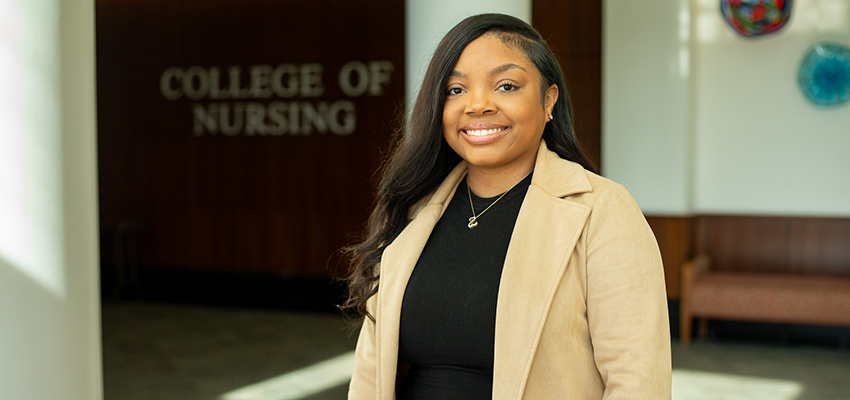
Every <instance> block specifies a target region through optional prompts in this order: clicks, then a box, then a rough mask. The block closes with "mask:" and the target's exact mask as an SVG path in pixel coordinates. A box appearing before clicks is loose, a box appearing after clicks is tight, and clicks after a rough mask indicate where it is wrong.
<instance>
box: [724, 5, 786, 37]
mask: <svg viewBox="0 0 850 400" xmlns="http://www.w3.org/2000/svg"><path fill="white" fill-rule="evenodd" d="M720 12H721V13H723V19H725V20H726V23H728V24H729V26H730V27H731V28H732V29H733V30H734V31H735V32H737V33H739V34H741V35H743V36H746V37H756V36H761V35H766V34H769V33H773V32H776V31H778V30H780V29H782V27H783V26H785V24H786V23H787V22H788V18H789V17H790V16H791V0H721V1H720Z"/></svg>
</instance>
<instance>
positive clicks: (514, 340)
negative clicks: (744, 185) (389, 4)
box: [343, 14, 671, 400]
mask: <svg viewBox="0 0 850 400" xmlns="http://www.w3.org/2000/svg"><path fill="white" fill-rule="evenodd" d="M570 109H571V108H570V104H569V99H568V97H567V94H566V89H565V84H564V78H563V74H562V72H561V70H560V67H559V65H558V61H557V59H556V58H555V56H554V55H553V53H552V51H551V50H550V49H549V47H548V46H547V45H546V43H545V42H544V41H543V39H542V38H541V37H540V34H539V33H537V32H536V31H535V30H534V29H533V28H532V27H531V26H529V25H528V24H526V23H525V22H523V21H521V20H519V19H516V18H514V17H510V16H507V15H500V14H484V15H478V16H473V17H470V18H467V19H466V20H464V21H462V22H461V23H459V24H458V25H457V26H455V27H454V28H453V29H452V30H451V31H450V32H449V33H448V34H447V35H446V37H445V38H443V40H442V41H441V43H440V45H439V46H438V47H437V49H436V51H435V53H434V57H433V58H432V60H431V63H430V65H429V67H428V71H427V72H426V75H425V78H424V81H423V84H422V88H421V90H420V92H419V96H418V98H417V100H416V103H415V105H414V106H413V112H412V114H411V118H410V120H409V121H408V124H407V126H406V127H405V128H404V129H402V130H401V132H399V134H398V135H397V136H398V138H397V139H396V145H395V147H394V150H393V152H392V153H391V155H390V158H389V160H388V162H387V164H386V168H385V170H384V171H383V176H382V179H381V185H380V188H379V192H378V203H377V205H376V207H375V209H374V210H373V212H372V216H371V217H370V221H369V227H368V231H367V233H366V237H365V239H364V240H363V242H361V243H359V244H357V245H355V246H353V247H351V248H350V249H349V251H350V254H351V256H352V267H351V272H350V275H349V277H348V281H349V299H348V301H347V303H346V304H345V306H344V307H343V308H344V309H347V310H351V311H353V312H354V314H355V315H356V317H358V321H361V322H362V327H361V328H360V337H359V339H358V343H357V350H356V353H355V361H354V371H353V376H352V380H351V387H350V392H349V398H350V399H393V398H396V397H398V398H400V399H490V398H496V399H519V398H525V399H563V398H576V399H602V398H605V399H609V400H615V399H664V398H670V384H671V383H670V382H671V372H670V337H669V326H668V316H667V303H666V296H665V286H664V274H663V270H662V267H661V258H660V255H659V252H658V246H657V245H656V243H655V238H654V236H653V234H652V231H650V229H649V226H648V225H647V223H646V221H645V220H644V218H643V215H642V214H641V212H640V209H639V208H638V207H637V204H636V203H635V201H634V200H633V199H632V198H631V196H630V195H629V194H628V192H627V191H626V190H625V189H624V188H623V187H622V186H620V185H618V184H616V183H614V182H611V181H610V180H608V179H605V178H603V177H600V176H599V175H597V174H595V173H594V172H595V170H594V168H593V166H592V165H591V164H590V163H589V162H588V161H587V159H586V158H585V156H584V154H583V153H582V151H581V149H580V148H579V146H578V144H577V142H576V139H575V135H574V134H573V128H572V115H571V111H570ZM485 213H486V214H485Z"/></svg>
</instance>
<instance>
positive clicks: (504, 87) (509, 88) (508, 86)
mask: <svg viewBox="0 0 850 400" xmlns="http://www.w3.org/2000/svg"><path fill="white" fill-rule="evenodd" d="M517 89H519V86H517V85H514V84H513V83H510V82H504V83H501V84H499V89H498V90H499V91H501V92H513V91H514V90H517Z"/></svg>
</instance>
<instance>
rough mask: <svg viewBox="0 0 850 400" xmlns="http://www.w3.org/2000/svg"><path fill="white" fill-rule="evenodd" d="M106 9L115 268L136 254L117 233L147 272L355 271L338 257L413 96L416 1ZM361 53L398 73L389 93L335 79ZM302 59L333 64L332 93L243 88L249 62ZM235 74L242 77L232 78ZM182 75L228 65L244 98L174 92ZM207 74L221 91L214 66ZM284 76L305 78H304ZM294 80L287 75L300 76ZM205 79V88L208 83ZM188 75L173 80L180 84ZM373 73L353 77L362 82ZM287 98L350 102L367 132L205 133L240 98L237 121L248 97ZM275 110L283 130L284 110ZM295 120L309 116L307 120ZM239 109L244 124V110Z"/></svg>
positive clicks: (102, 7)
mask: <svg viewBox="0 0 850 400" xmlns="http://www.w3.org/2000/svg"><path fill="white" fill-rule="evenodd" d="M95 6H96V11H97V12H96V14H97V21H96V23H97V29H96V31H97V80H98V93H97V95H98V157H99V175H100V182H99V184H100V188H99V189H100V193H99V195H100V218H101V222H102V225H103V231H104V233H105V234H104V235H103V238H104V245H103V246H102V248H103V249H104V254H103V260H104V263H112V262H119V263H120V260H121V259H122V257H124V256H122V255H121V254H118V253H119V252H122V251H125V250H122V249H121V246H113V245H112V244H111V243H110V242H108V241H111V240H114V239H115V238H117V237H119V236H120V235H112V234H111V232H118V233H120V234H123V235H124V236H125V237H124V238H123V239H120V238H119V239H120V240H128V241H129V242H128V243H131V244H128V245H127V246H126V248H127V250H126V251H128V252H130V251H132V253H133V254H132V255H129V256H127V257H129V258H132V259H133V260H134V261H136V262H137V263H138V264H139V265H140V266H142V267H145V266H159V267H188V268H198V269H221V270H230V271H237V272H267V273H280V274H300V275H331V274H334V273H339V272H342V270H343V268H342V267H343V266H341V265H340V266H339V267H340V268H338V265H337V263H336V262H334V260H333V258H332V256H333V255H334V254H335V252H336V251H337V250H338V249H340V248H341V247H342V246H345V245H347V244H350V243H351V240H352V236H351V235H352V234H353V233H355V232H357V231H358V230H360V228H361V227H362V226H363V224H364V223H365V221H366V218H367V217H368V214H369V210H370V208H371V205H372V203H373V195H372V192H373V187H374V185H373V184H374V183H375V182H374V179H375V171H376V170H377V169H378V166H379V163H380V160H381V157H382V151H384V150H386V147H387V145H388V142H389V137H390V135H391V133H392V129H393V128H394V127H393V124H392V121H393V120H394V118H395V116H396V112H397V111H399V110H400V107H401V106H402V104H403V99H404V71H405V65H404V2H398V1H393V0H363V1H358V2H349V1H346V0H288V1H267V0H97V1H96V3H95ZM349 62H361V63H363V64H364V65H377V64H369V63H372V62H376V63H377V62H390V63H392V67H393V68H392V71H391V72H390V75H389V80H388V81H382V82H380V84H379V86H380V88H381V90H379V91H378V92H376V93H372V92H368V93H364V94H352V93H354V92H352V91H350V90H349V91H346V90H344V88H343V85H342V84H340V83H339V79H338V77H339V74H340V72H341V71H342V70H343V65H346V64H347V63H349ZM290 64H291V65H294V66H302V65H307V64H320V65H321V66H322V67H323V70H322V72H320V73H319V75H321V81H322V83H323V86H324V91H323V92H322V93H314V94H310V93H304V92H301V91H298V92H297V94H295V95H291V96H290V95H288V94H280V93H281V92H276V93H274V94H270V95H253V94H245V93H253V92H251V91H249V90H248V88H249V87H251V86H252V85H253V83H251V82H254V81H255V80H254V79H253V78H252V77H253V75H252V74H251V73H250V72H249V69H250V68H251V67H252V66H255V65H261V66H262V65H268V66H270V67H272V68H277V67H278V66H280V65H290ZM231 67H238V68H241V71H242V72H241V75H237V76H238V78H236V79H232V81H231V78H230V75H229V68H231ZM172 68H179V69H180V70H181V71H184V73H185V74H187V75H188V74H189V72H188V71H189V70H190V69H192V68H195V69H196V70H197V69H198V68H201V69H203V70H205V71H207V72H209V71H212V70H214V68H219V69H220V70H221V71H222V72H221V75H220V77H219V78H220V84H219V85H217V86H219V87H221V88H225V89H228V88H230V86H229V85H230V83H231V82H237V86H240V87H241V88H240V91H241V93H242V94H239V95H236V96H230V97H225V96H221V95H214V94H212V93H213V92H212V91H208V93H209V94H208V95H207V96H198V97H200V98H192V99H189V98H188V97H189V96H188V95H184V96H182V97H180V98H177V99H169V98H168V97H167V96H166V95H165V94H164V93H166V91H164V90H163V89H161V85H162V84H161V82H162V79H163V78H162V77H163V76H166V75H165V71H167V70H170V69H172ZM362 70H365V71H372V69H368V68H366V67H364V69H362ZM368 73H369V72H367V74H368ZM204 76H207V77H208V78H206V79H208V81H209V85H208V86H209V87H213V85H214V84H213V83H211V82H212V79H213V78H211V77H210V76H212V75H204ZM286 76H287V77H289V78H293V79H294V78H295V77H296V76H297V77H298V78H297V79H299V84H300V83H302V82H304V80H303V75H301V74H300V73H296V74H290V75H286ZM289 78H286V79H280V80H279V81H280V82H284V83H286V85H289V84H290V83H287V82H291V81H290V80H289ZM193 79H194V80H193V81H192V82H194V83H193V85H196V87H201V83H200V81H201V78H199V77H198V78H193ZM269 80H271V78H269ZM256 81H260V79H257V80H256ZM180 82H181V81H177V80H176V79H175V80H171V81H167V83H168V85H170V86H173V87H178V88H179V87H183V86H181V84H180ZM238 82H241V84H239V83H238ZM360 82H362V80H361V79H358V78H356V77H355V78H353V79H352V81H351V84H352V85H358V84H359V83H360ZM270 86H271V84H267V85H266V87H267V88H268V87H270ZM190 90H191V87H190ZM218 93H220V92H218ZM258 93H259V91H258ZM274 103H277V104H278V105H279V104H281V103H283V104H285V107H288V108H286V109H287V110H290V112H291V110H293V109H294V110H304V109H305V108H304V107H306V106H305V104H306V105H309V106H312V107H314V108H316V109H321V107H322V105H323V104H324V105H325V106H328V107H332V106H333V105H334V104H343V103H346V104H348V105H351V106H352V107H353V108H354V111H353V112H351V114H348V115H354V117H355V118H356V128H355V129H354V131H353V132H341V131H339V130H338V131H331V130H326V132H324V133H322V132H319V128H318V125H315V126H312V127H311V128H310V129H311V131H310V132H308V131H307V130H306V129H305V128H298V129H296V130H295V131H293V130H292V129H291V128H290V129H289V130H288V131H286V132H283V133H281V132H277V133H276V134H277V135H274V134H269V133H267V134H252V133H251V132H249V130H248V128H247V125H244V129H243V130H242V131H240V132H239V133H238V134H235V135H232V136H228V135H225V134H224V131H223V129H220V128H216V129H218V131H214V130H207V131H202V132H199V131H198V130H197V129H198V127H199V123H198V121H199V120H198V119H197V117H196V115H197V110H198V109H200V110H214V109H215V108H214V107H218V106H220V105H227V106H228V107H230V108H229V109H230V110H231V112H230V113H229V114H226V115H231V116H230V117H228V118H230V119H231V122H232V118H235V114H236V113H235V112H233V110H234V109H235V108H236V107H237V106H240V107H247V106H248V105H249V104H250V105H252V107H255V105H260V106H262V107H263V109H264V110H272V108H271V107H272V105H273V104H274ZM199 107H200V108H199ZM211 107H213V108H211ZM255 110H256V107H255ZM264 112H265V113H266V117H265V120H264V123H265V124H266V125H268V126H272V125H273V122H274V120H272V119H271V113H272V111H264ZM296 114H299V115H300V117H299V118H301V120H300V121H303V120H304V118H307V117H306V116H307V115H308V114H306V113H302V112H301V111H296ZM240 115H243V116H244V118H246V121H247V118H248V117H247V115H248V112H247V111H245V112H244V113H242V114H240ZM253 115H257V114H253ZM290 115H291V114H287V116H288V117H289V116H290ZM345 116H346V114H338V115H337V117H338V118H336V120H337V122H338V123H341V121H342V119H343V118H345ZM326 118H327V119H325V121H330V119H331V118H332V117H330V116H329V117H326ZM329 123H330V122H326V124H329ZM286 126H287V127H289V126H292V125H288V124H287V125H286ZM296 126H297V127H303V126H306V125H304V124H303V123H301V124H298V125H296ZM116 241H118V240H116ZM113 249H117V250H115V251H114V253H113ZM114 260H118V261H114Z"/></svg>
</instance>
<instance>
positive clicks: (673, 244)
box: [646, 216, 693, 299]
mask: <svg viewBox="0 0 850 400" xmlns="http://www.w3.org/2000/svg"><path fill="white" fill-rule="evenodd" d="M646 221H647V222H648V223H649V227H650V228H652V232H653V233H655V240H656V241H657V242H658V248H659V249H660V250H661V261H662V263H663V264H664V279H665V281H666V282H667V298H668V299H678V298H679V291H680V290H679V289H680V288H679V281H680V276H679V275H680V269H681V265H682V264H684V263H685V262H687V261H688V260H690V259H691V257H693V252H692V249H693V246H692V244H691V243H692V242H693V240H692V232H691V225H692V224H691V221H692V218H690V217H651V216H647V217H646Z"/></svg>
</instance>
